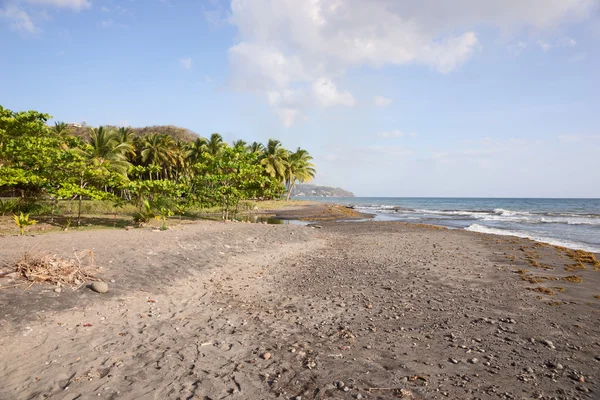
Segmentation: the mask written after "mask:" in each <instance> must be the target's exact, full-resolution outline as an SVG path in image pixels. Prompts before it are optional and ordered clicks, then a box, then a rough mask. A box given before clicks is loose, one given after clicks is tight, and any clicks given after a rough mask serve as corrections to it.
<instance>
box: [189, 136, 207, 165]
mask: <svg viewBox="0 0 600 400" xmlns="http://www.w3.org/2000/svg"><path fill="white" fill-rule="evenodd" d="M207 145H208V139H206V138H203V137H199V138H196V140H194V141H193V142H191V143H188V145H187V158H188V161H189V163H190V164H196V163H197V162H199V161H200V160H201V158H202V154H204V153H206V152H208V147H207Z"/></svg>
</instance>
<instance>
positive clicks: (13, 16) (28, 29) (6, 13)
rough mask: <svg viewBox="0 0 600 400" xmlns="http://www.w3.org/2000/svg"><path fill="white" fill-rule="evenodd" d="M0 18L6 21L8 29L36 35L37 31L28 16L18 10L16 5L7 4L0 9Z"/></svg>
mask: <svg viewBox="0 0 600 400" xmlns="http://www.w3.org/2000/svg"><path fill="white" fill-rule="evenodd" d="M0 18H2V19H7V20H8V21H9V24H10V27H11V28H12V29H14V30H16V31H17V32H20V33H30V34H34V33H38V32H39V29H38V27H37V26H35V24H34V23H33V21H32V20H31V17H30V16H29V14H27V13H26V12H25V11H23V10H22V9H21V8H19V7H18V6H17V5H16V4H8V5H6V7H5V8H0Z"/></svg>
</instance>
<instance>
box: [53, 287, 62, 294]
mask: <svg viewBox="0 0 600 400" xmlns="http://www.w3.org/2000/svg"><path fill="white" fill-rule="evenodd" d="M54 291H55V292H56V293H60V292H62V289H61V288H59V287H57V288H56V289H54Z"/></svg>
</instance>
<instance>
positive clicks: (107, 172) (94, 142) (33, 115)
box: [0, 106, 315, 226]
mask: <svg viewBox="0 0 600 400" xmlns="http://www.w3.org/2000/svg"><path fill="white" fill-rule="evenodd" d="M50 118H51V117H50V116H49V115H48V114H43V113H39V112H37V111H26V112H13V111H10V110H7V109H5V108H3V107H2V106H0V193H2V194H5V193H6V194H7V193H10V195H11V196H13V197H15V198H18V200H10V201H3V202H0V212H1V213H2V214H5V213H7V212H15V210H18V211H25V212H27V213H28V212H34V213H39V212H45V211H46V210H51V212H52V215H53V216H54V213H55V211H58V212H59V213H60V212H64V211H65V207H64V206H63V205H62V204H63V203H65V202H67V203H68V205H69V209H70V212H72V208H71V206H72V205H73V201H77V209H78V211H77V223H78V225H79V223H80V219H81V215H82V213H85V212H91V213H93V212H97V211H98V210H100V209H103V208H102V207H100V208H98V204H102V203H101V202H100V203H98V202H97V201H107V203H108V204H110V205H111V206H110V207H108V208H109V210H108V211H103V212H106V213H114V214H115V218H116V213H117V209H126V208H127V207H125V204H126V203H129V204H130V207H137V209H138V211H137V213H136V215H135V218H136V220H138V221H139V222H148V221H149V220H150V219H152V218H154V217H155V216H156V215H159V216H160V218H162V220H163V224H165V226H166V219H167V218H168V216H170V215H167V216H166V217H165V216H164V215H166V214H165V212H167V211H165V212H163V210H168V212H171V213H173V212H175V213H176V214H178V215H179V216H180V217H181V215H183V214H184V213H185V212H186V210H189V209H195V208H198V207H200V208H210V207H218V208H219V209H220V210H221V213H222V217H223V219H228V218H230V215H231V214H235V213H237V212H238V211H239V210H244V203H243V201H245V200H246V201H247V200H268V199H278V198H280V197H282V196H283V195H284V194H285V193H286V191H287V193H288V197H289V193H290V192H291V189H292V187H293V186H294V185H295V183H296V182H307V181H309V180H310V179H312V178H313V177H314V175H315V169H314V165H313V164H312V163H311V160H312V157H310V155H309V154H308V152H306V151H305V150H302V149H300V148H299V149H298V150H297V151H296V152H290V151H288V150H286V149H285V148H283V147H282V146H281V143H280V142H279V141H277V140H269V141H268V143H267V145H266V146H265V145H263V144H261V143H258V142H254V143H252V144H250V145H249V144H247V143H246V142H244V141H243V140H238V141H236V142H234V143H233V145H232V146H229V145H228V144H227V143H225V142H224V141H223V138H222V137H221V135H220V134H218V133H213V134H211V135H210V137H208V138H203V137H198V136H197V135H195V134H193V133H192V132H190V131H187V130H183V129H181V128H177V127H173V126H155V127H149V128H129V127H127V128H125V127H122V128H119V127H112V126H100V127H98V128H90V127H71V126H68V125H66V124H65V123H62V122H56V123H55V124H54V126H52V127H49V126H48V125H47V121H48V120H49V119H50ZM94 201H96V202H94ZM241 202H242V203H241ZM154 210H157V211H154ZM171 215H172V214H171Z"/></svg>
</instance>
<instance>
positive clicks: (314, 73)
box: [0, 0, 600, 197]
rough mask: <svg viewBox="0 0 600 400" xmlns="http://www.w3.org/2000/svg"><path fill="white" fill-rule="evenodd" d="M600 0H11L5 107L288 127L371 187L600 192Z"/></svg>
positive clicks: (332, 165)
mask: <svg viewBox="0 0 600 400" xmlns="http://www.w3.org/2000/svg"><path fill="white" fill-rule="evenodd" d="M483 3H485V4H483ZM599 6H600V1H598V0H488V1H486V2H482V1H480V0H453V1H451V0H448V1H445V2H440V1H437V0H422V1H419V2H414V1H408V0H406V1H403V0H371V1H368V2H366V1H363V0H278V1H269V0H231V1H225V0H221V1H219V0H206V1H191V0H181V1H177V0H162V1H161V0H144V1H142V0H128V1H115V0H113V1H111V0H0V46H1V47H2V49H3V51H2V56H1V58H0V104H2V105H3V106H4V107H6V108H9V109H13V110H25V109H35V110H39V111H44V112H47V113H49V114H51V115H53V116H54V117H55V118H56V119H57V120H61V121H66V122H82V121H85V122H86V123H87V124H88V125H99V124H117V125H131V126H144V125H155V124H173V125H178V126H182V127H186V128H188V129H191V130H193V131H194V132H196V133H198V134H201V135H205V136H206V135H209V134H210V133H212V132H219V133H221V134H222V135H223V136H224V137H225V139H226V140H228V141H231V140H235V139H240V138H242V139H244V140H246V141H248V142H251V141H255V140H258V141H266V140H267V139H268V138H271V137H272V138H277V139H280V140H281V141H282V142H283V143H284V145H285V146H286V147H287V148H292V149H293V148H295V147H297V146H301V147H303V148H306V149H307V150H309V151H310V153H311V154H313V155H314V157H315V164H316V165H317V170H318V177H317V179H316V183H319V184H328V185H336V186H342V187H344V188H346V189H349V190H352V191H353V192H355V193H356V194H357V195H362V196H471V197H474V196H482V197H488V196H489V197H600V185H599V183H600V156H599V154H600V113H599V112H598V110H600V74H599V73H598V70H599V66H600V47H599V45H598V44H599V43H600V13H599Z"/></svg>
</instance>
